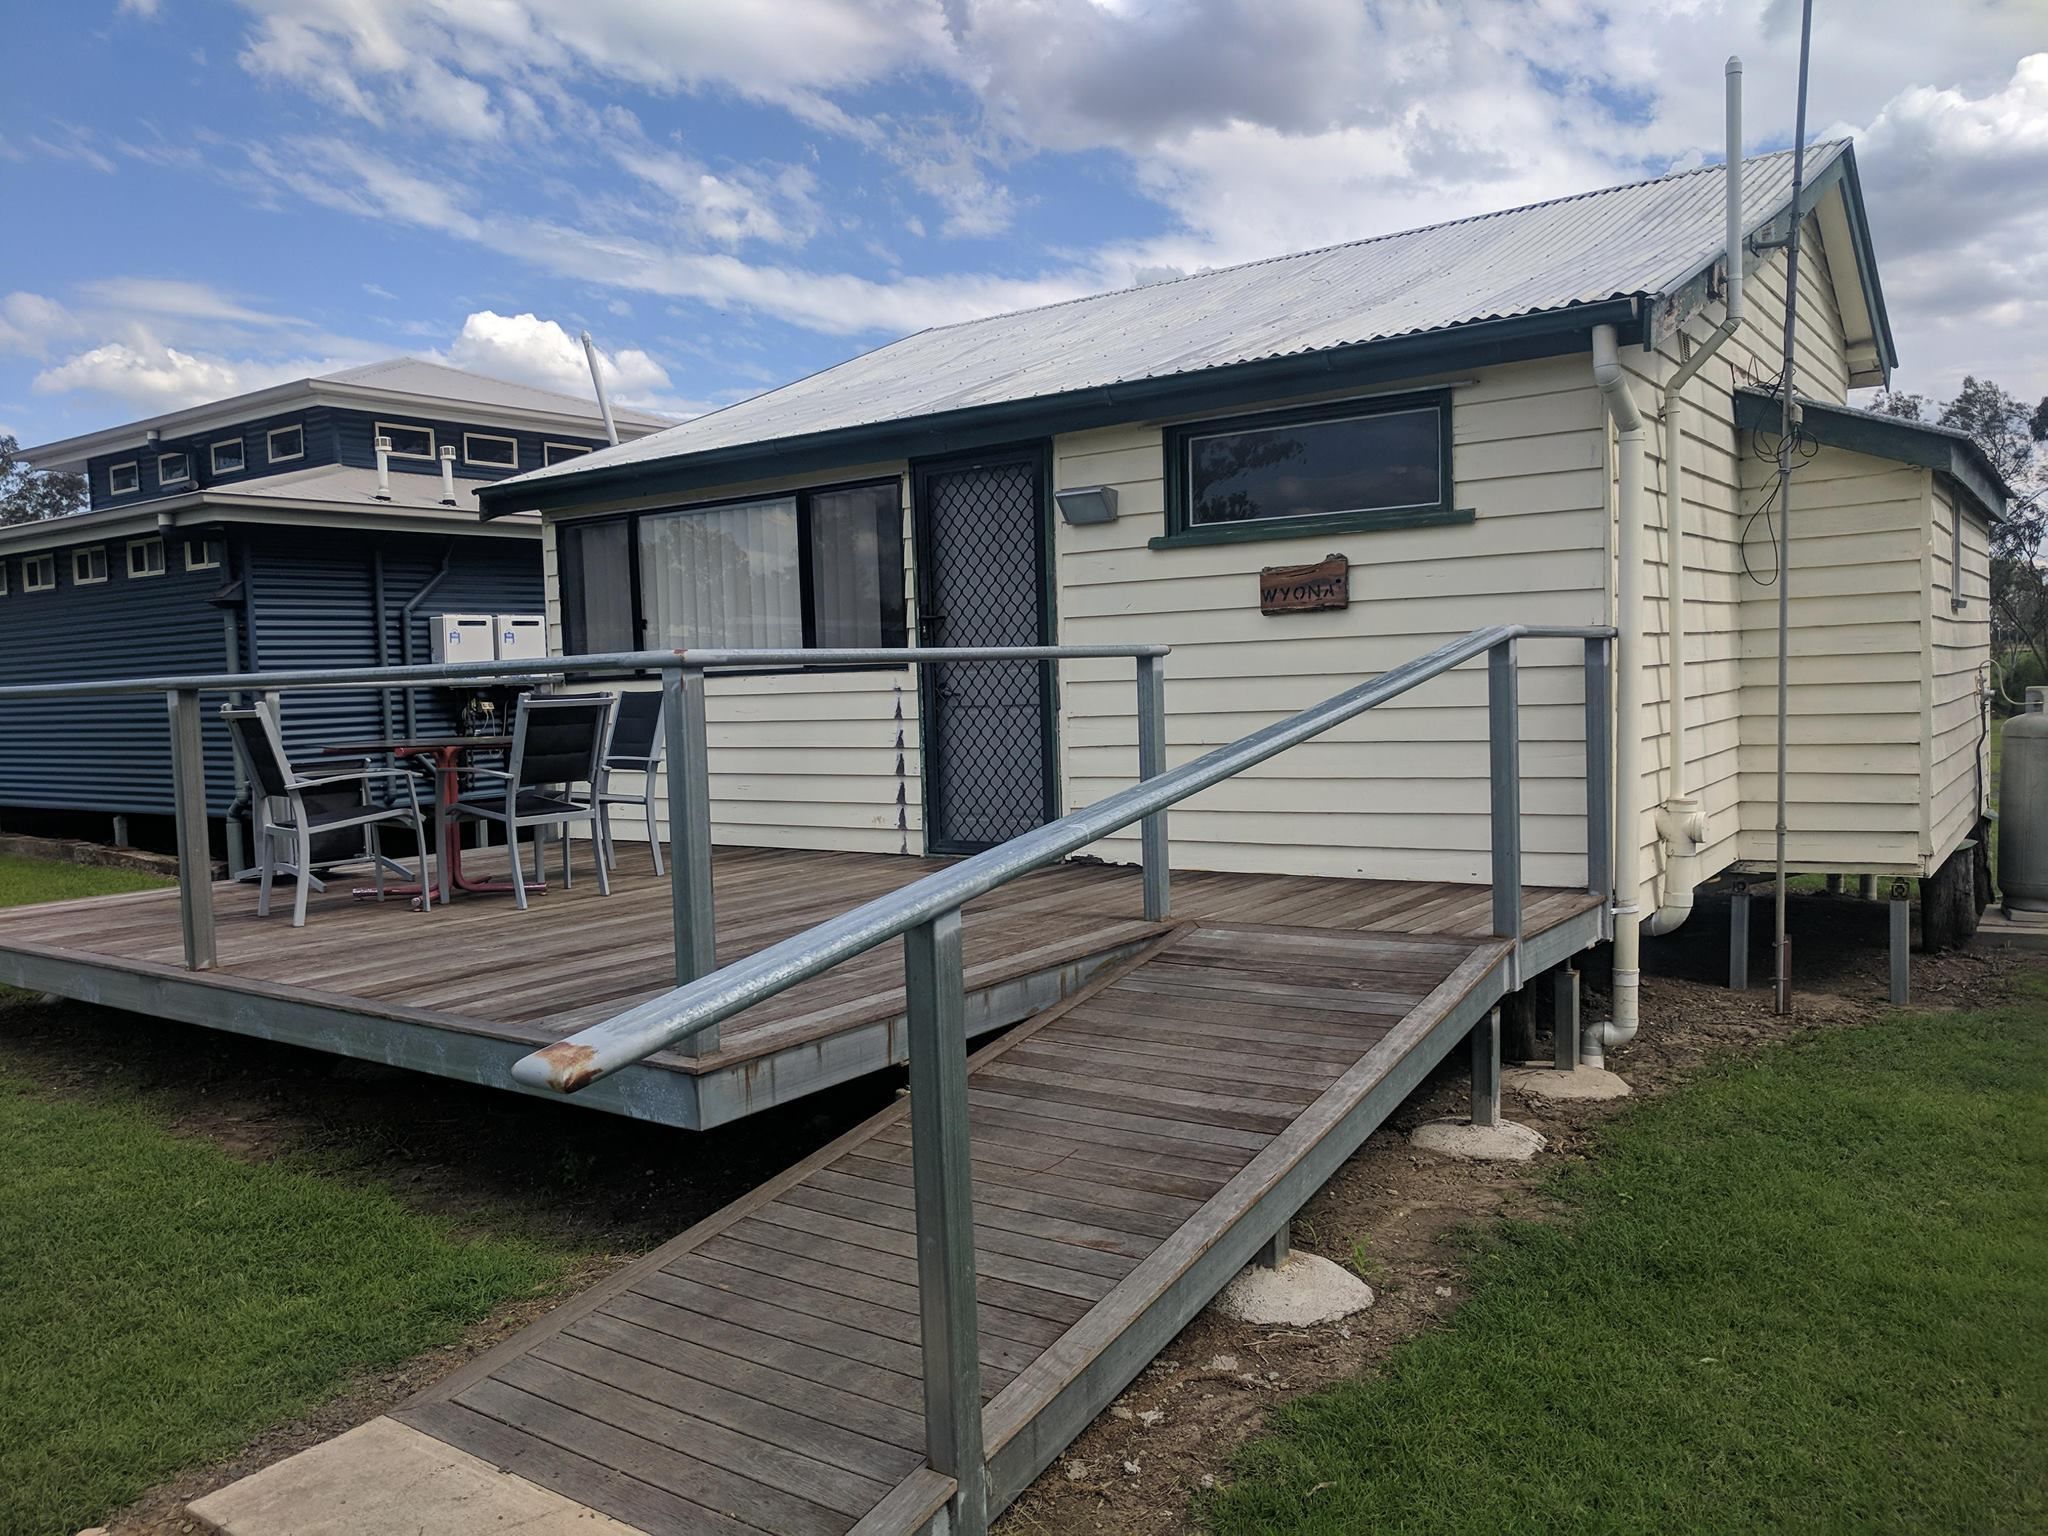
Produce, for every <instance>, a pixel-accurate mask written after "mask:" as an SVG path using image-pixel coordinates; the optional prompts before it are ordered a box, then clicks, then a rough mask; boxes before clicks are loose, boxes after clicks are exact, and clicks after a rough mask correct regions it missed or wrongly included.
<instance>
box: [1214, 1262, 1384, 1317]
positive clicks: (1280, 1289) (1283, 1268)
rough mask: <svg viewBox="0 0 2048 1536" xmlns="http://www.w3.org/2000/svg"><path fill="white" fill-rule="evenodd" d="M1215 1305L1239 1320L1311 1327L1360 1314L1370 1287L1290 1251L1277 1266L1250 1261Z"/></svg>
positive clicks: (1335, 1268) (1369, 1297)
mask: <svg viewBox="0 0 2048 1536" xmlns="http://www.w3.org/2000/svg"><path fill="white" fill-rule="evenodd" d="M1216 1305H1217V1306H1218V1307H1219V1308H1221V1309H1222V1311H1223V1312H1224V1314H1225V1315H1226V1316H1229V1317H1234V1318H1236V1319H1237V1320H1238V1321H1239V1322H1242V1323H1267V1324H1273V1325H1276V1326H1280V1327H1287V1328H1313V1327H1315V1326H1316V1325H1317V1324H1318V1323H1334V1322H1336V1321H1337V1320H1338V1319H1340V1318H1346V1317H1349V1316H1351V1314H1352V1313H1354V1312H1363V1311H1364V1310H1365V1309H1366V1308H1367V1307H1369V1306H1371V1305H1372V1287H1371V1286H1369V1285H1367V1284H1366V1283H1365V1282H1364V1281H1363V1280H1361V1279H1359V1278H1358V1276H1356V1275H1354V1274H1353V1273H1351V1271H1350V1270H1348V1269H1345V1268H1344V1267H1342V1266H1341V1265H1337V1264H1332V1263H1331V1262H1330V1261H1329V1260H1328V1259H1325V1258H1319V1257H1318V1256H1316V1255H1315V1254H1313V1253H1290V1254H1289V1255H1288V1256H1287V1258H1286V1261H1285V1262H1284V1263H1282V1264H1281V1265H1280V1267H1279V1268H1278V1269H1268V1268H1267V1267H1266V1266H1265V1265H1263V1264H1253V1265H1251V1266H1250V1267H1248V1268H1246V1269H1243V1270H1240V1271H1239V1272H1238V1276H1237V1278H1236V1279H1235V1280H1233V1281H1231V1282H1230V1284H1228V1285H1226V1286H1225V1287H1223V1293H1222V1294H1221V1295H1220V1296H1218V1297H1217V1298H1216Z"/></svg>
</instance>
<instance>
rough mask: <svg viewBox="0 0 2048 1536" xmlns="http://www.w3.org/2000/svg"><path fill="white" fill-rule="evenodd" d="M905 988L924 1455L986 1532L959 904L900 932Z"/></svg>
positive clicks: (959, 1522)
mask: <svg viewBox="0 0 2048 1536" xmlns="http://www.w3.org/2000/svg"><path fill="white" fill-rule="evenodd" d="M903 981H904V991H905V994H906V1001H907V1004H908V1013H909V1026H910V1030H909V1032H910V1147H911V1184H912V1188H913V1192H914V1195H915V1201H916V1215H917V1303H918V1323H919V1337H920V1338H921V1340H922V1343H923V1355H924V1434H925V1454H926V1455H927V1456H928V1457H929V1458H930V1460H931V1464H932V1470H933V1471H935V1472H939V1473H942V1474H943V1475H945V1476H947V1477H950V1478H952V1479H953V1481H954V1483H955V1484H956V1486H957V1489H958V1491H957V1492H956V1493H955V1494H954V1497H953V1511H952V1514H953V1521H952V1530H953V1533H954V1536H985V1533H986V1532H987V1530H988V1466H987V1462H986V1460H985V1458H984V1455H983V1449H982V1438H981V1329H980V1323H979V1317H978V1314H977V1311H976V1303H975V1280H974V1170H973V1162H972V1151H971V1148H970V1144H969V1141H968V1125H967V989H966V979H965V974H964V972H963V969H962V964H961V953H960V909H959V908H958V907H955V908H953V909H952V910H951V911H950V912H944V913H941V914H940V915H939V916H937V917H935V918H933V919H932V920H931V921H930V922H928V923H925V924H923V925H922V926H920V927H916V928H913V929H911V930H910V931H909V932H907V933H906V934H904V935H903Z"/></svg>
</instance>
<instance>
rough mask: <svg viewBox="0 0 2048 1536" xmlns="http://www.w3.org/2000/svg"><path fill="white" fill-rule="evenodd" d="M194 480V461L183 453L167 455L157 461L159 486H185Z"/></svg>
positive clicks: (161, 456)
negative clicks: (187, 482)
mask: <svg viewBox="0 0 2048 1536" xmlns="http://www.w3.org/2000/svg"><path fill="white" fill-rule="evenodd" d="M191 478H192V461H191V460H190V459H189V458H187V457H186V456H185V455H184V454H182V453H166V454H162V455H160V456H159V457H158V459H157V461H156V483H157V484H158V485H183V484H184V483H185V482H186V481H187V480H190V479H191Z"/></svg>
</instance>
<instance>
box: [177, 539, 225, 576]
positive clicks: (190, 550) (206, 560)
mask: <svg viewBox="0 0 2048 1536" xmlns="http://www.w3.org/2000/svg"><path fill="white" fill-rule="evenodd" d="M185 569H186V570H188V571H217V570H219V569H220V546H219V545H218V544H215V543H213V542H212V541H211V540H208V539H187V540H186V541H185Z"/></svg>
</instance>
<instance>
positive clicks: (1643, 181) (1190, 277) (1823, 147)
mask: <svg viewBox="0 0 2048 1536" xmlns="http://www.w3.org/2000/svg"><path fill="white" fill-rule="evenodd" d="M1852 142H1853V141H1852V140H1850V139H1847V138H1838V139H1817V140H1815V141H1814V142H1813V143H1811V144H1809V145H1807V146H1806V153H1807V155H1808V157H1809V158H1811V157H1813V156H1815V155H1816V154H1819V153H1821V152H1823V151H1831V150H1838V149H1843V148H1847V147H1849V146H1850V145H1851V144H1852ZM1791 154H1792V151H1791V150H1789V149H1774V150H1771V151H1769V152H1768V153H1766V154H1761V155H1746V156H1744V157H1743V161H1742V168H1743V174H1744V178H1745V180H1746V179H1747V177H1748V173H1749V171H1750V170H1751V168H1753V167H1755V166H1758V165H1762V164H1764V163H1766V162H1769V161H1773V160H1782V159H1785V158H1787V157H1789V156H1790V155H1791ZM1725 164H1726V162H1725V161H1722V160H1715V161H1712V162H1711V163H1709V164H1706V165H1696V166H1693V167H1692V168H1691V169H1690V170H1684V171H1666V172H1665V173H1664V174H1663V175H1661V176H1644V177H1640V178H1638V179H1637V180H1635V181H1621V182H1616V183H1615V184H1614V185H1613V186H1608V187H1590V188H1588V189H1587V190H1586V191H1584V192H1567V193H1564V194H1562V195H1561V196H1558V197H1540V198H1538V199H1536V200H1535V201H1534V202H1530V203H1517V204H1515V205H1514V206H1512V207H1508V208H1491V209H1488V210H1487V211H1486V212H1484V213H1468V214H1464V215H1462V216H1460V217H1458V218H1455V219H1439V220H1437V221H1436V222H1435V223H1434V224H1417V225H1414V226H1412V227H1410V228H1408V229H1389V230H1385V231H1383V232H1382V233H1380V234H1377V235H1359V236H1356V237H1354V238H1353V239H1350V240H1332V241H1331V242H1330V243H1329V244H1327V245H1312V246H1310V247H1309V248H1308V249H1307V250H1302V251H1282V252H1280V253H1278V254H1277V255H1272V256H1255V257H1253V258H1252V259H1250V260H1249V261H1232V262H1226V263H1224V264H1223V265H1222V266H1216V267H1198V268H1196V269H1195V270H1194V271H1192V272H1182V273H1180V274H1179V275H1178V276H1175V277H1162V278H1159V279H1157V280H1156V281H1154V282H1149V283H1130V284H1127V285H1126V286H1124V287H1122V288H1102V289H1098V290H1096V291H1095V292H1093V293H1077V294H1075V295H1074V296H1073V297H1072V298H1070V299H1054V300H1052V301H1051V302H1050V303H1046V304H1027V305H1025V306H1024V307H1023V308H1022V309H1005V310H998V311H997V312H996V313H995V314H992V315H973V316H969V317H968V318H966V319H964V320H948V321H947V322H946V323H945V324H944V325H928V326H926V327H925V328H924V329H923V330H922V331H913V332H910V333H909V334H910V335H914V336H930V335H938V334H940V333H942V332H945V331H952V330H958V329H959V328H960V327H961V326H965V325H986V324H988V323H989V322H990V321H992V320H1005V319H1010V318H1013V317H1015V316H1018V315H1036V314H1042V313H1044V312H1045V311H1047V310H1053V309H1065V308H1067V307H1068V306H1069V305H1073V304H1089V303H1093V302H1094V301H1096V300H1098V299H1113V298H1116V297H1117V296H1118V295H1120V294H1127V293H1144V292H1150V291H1154V290H1157V289H1160V288H1170V287H1172V286H1173V285H1174V284H1176V283H1192V282H1196V281H1198V280H1200V279H1202V278H1209V277H1220V276H1222V275H1224V274H1226V273H1231V272H1248V271H1252V270H1254V269H1255V268H1258V267H1270V266H1274V265H1277V264H1278V263H1280V262H1284V261H1306V260H1308V259H1309V258H1310V257H1314V256H1327V255H1329V254H1330V253H1331V252H1332V251H1350V250H1357V249H1359V248H1360V247H1362V246H1368V245H1378V244H1380V243H1382V242H1383V241H1387V240H1406V239H1408V238H1410V237H1411V236H1416V235H1429V234H1435V233H1437V232H1438V231H1440V230H1446V229H1459V228H1462V227H1464V226H1466V225H1470V224H1484V223H1486V222H1487V221H1488V220H1491V219H1506V218H1513V217H1514V216H1515V215H1517V214H1524V213H1534V212H1536V211H1537V210H1538V209H1541V208H1562V207H1564V206H1566V205H1567V204H1570V203H1583V202H1590V201H1591V200H1593V199H1594V198H1601V197H1613V196H1615V195H1616V194H1617V193H1621V192H1633V191H1635V190H1636V189H1637V188H1639V187H1654V186H1660V185H1662V184H1664V183H1666V182H1673V181H1684V180H1686V179H1687V178H1688V177H1692V176H1708V175H1718V174H1719V173H1720V172H1721V170H1722V169H1723V168H1724V166H1725ZM1744 217H1745V218H1747V217H1748V214H1747V211H1746V210H1745V213H1744Z"/></svg>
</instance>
